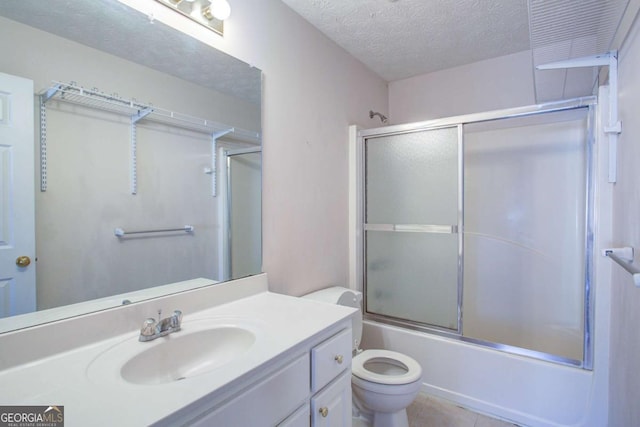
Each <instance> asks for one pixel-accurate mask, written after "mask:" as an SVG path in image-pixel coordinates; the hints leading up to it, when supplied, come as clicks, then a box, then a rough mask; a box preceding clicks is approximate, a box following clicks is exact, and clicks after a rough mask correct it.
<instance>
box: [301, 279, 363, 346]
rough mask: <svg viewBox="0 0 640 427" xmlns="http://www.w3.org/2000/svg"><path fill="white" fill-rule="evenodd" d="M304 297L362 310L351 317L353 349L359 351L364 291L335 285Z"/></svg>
mask: <svg viewBox="0 0 640 427" xmlns="http://www.w3.org/2000/svg"><path fill="white" fill-rule="evenodd" d="M302 298H307V299H312V300H316V301H321V302H326V303H329V304H337V305H343V306H346V307H354V308H357V309H358V310H360V313H358V314H356V315H355V316H354V317H352V318H351V319H352V320H351V322H352V328H353V331H352V333H353V350H354V351H357V350H359V349H360V340H361V339H362V292H359V291H354V290H352V289H348V288H343V287H341V286H333V287H330V288H325V289H320V290H319V291H315V292H311V293H310V294H307V295H303V296H302Z"/></svg>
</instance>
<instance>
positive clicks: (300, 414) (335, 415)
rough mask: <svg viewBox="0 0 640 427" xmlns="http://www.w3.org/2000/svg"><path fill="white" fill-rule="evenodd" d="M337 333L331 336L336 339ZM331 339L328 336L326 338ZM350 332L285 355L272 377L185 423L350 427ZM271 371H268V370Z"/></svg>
mask: <svg viewBox="0 0 640 427" xmlns="http://www.w3.org/2000/svg"><path fill="white" fill-rule="evenodd" d="M332 332H333V334H332ZM327 336H328V337H327ZM351 348H352V345H351V329H350V328H341V329H340V328H336V329H333V330H331V331H330V332H328V333H327V334H323V335H322V336H321V337H319V338H318V339H317V340H315V341H312V342H310V343H309V345H308V346H305V348H303V349H302V353H301V352H300V350H298V351H297V352H292V354H284V355H283V356H281V357H280V358H279V359H280V361H281V362H284V363H279V364H278V365H277V367H276V368H273V372H268V373H265V372H263V373H261V374H256V376H258V375H259V378H260V379H258V380H256V382H255V383H250V384H245V385H244V386H243V387H242V388H243V390H242V391H239V393H235V394H234V393H231V394H228V395H232V396H233V397H232V398H230V399H228V400H227V401H226V402H225V403H222V404H220V403H218V404H214V408H215V409H213V410H212V411H209V412H208V413H206V414H204V415H202V416H200V417H198V418H197V419H195V420H192V421H190V422H187V423H186V424H187V425H190V426H195V427H208V426H218V425H219V426H278V427H308V426H314V427H315V426H323V427H325V426H331V427H334V426H335V427H344V426H350V425H351ZM267 369H268V368H267Z"/></svg>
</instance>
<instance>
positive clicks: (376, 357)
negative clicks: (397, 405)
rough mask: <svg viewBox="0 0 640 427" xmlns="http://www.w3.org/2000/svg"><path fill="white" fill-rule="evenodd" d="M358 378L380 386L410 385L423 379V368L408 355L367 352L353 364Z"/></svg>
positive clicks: (361, 354)
mask: <svg viewBox="0 0 640 427" xmlns="http://www.w3.org/2000/svg"><path fill="white" fill-rule="evenodd" d="M351 372H352V373H353V375H355V376H356V377H358V378H361V379H363V380H366V381H371V382H374V383H379V384H409V383H412V382H414V381H418V380H419V379H420V378H421V377H422V367H421V366H420V364H419V363H418V362H416V361H415V360H414V359H412V358H411V357H409V356H407V355H406V354H402V353H398V352H395V351H390V350H365V351H363V352H362V353H360V354H358V355H357V356H355V357H354V358H353V360H352V362H351Z"/></svg>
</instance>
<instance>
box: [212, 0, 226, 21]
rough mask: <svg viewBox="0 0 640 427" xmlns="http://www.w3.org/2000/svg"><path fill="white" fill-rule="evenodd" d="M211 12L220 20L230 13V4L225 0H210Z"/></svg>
mask: <svg viewBox="0 0 640 427" xmlns="http://www.w3.org/2000/svg"><path fill="white" fill-rule="evenodd" d="M209 7H210V9H211V14H212V15H213V16H214V17H215V18H216V19H219V20H220V21H224V20H225V19H227V18H228V17H229V15H231V6H229V2H228V1H227V0H211V6H209Z"/></svg>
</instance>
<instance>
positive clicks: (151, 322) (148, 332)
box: [140, 317, 156, 339]
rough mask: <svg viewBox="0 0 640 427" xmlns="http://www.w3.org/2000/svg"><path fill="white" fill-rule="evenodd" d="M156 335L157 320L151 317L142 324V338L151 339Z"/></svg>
mask: <svg viewBox="0 0 640 427" xmlns="http://www.w3.org/2000/svg"><path fill="white" fill-rule="evenodd" d="M155 333H156V319H154V318H153V317H149V318H148V319H146V320H145V321H144V322H143V323H142V328H140V338H141V339H142V337H151V336H153V335H154V334H155Z"/></svg>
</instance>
